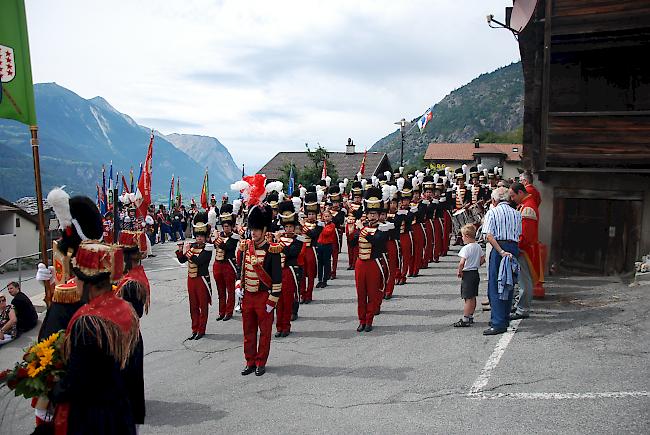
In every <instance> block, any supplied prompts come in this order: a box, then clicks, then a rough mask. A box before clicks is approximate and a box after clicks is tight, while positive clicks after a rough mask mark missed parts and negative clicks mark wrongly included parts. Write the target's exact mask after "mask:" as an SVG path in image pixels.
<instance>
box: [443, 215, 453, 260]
mask: <svg viewBox="0 0 650 435" xmlns="http://www.w3.org/2000/svg"><path fill="white" fill-rule="evenodd" d="M450 243H451V215H450V214H449V210H445V212H444V214H443V218H442V256H443V257H444V256H445V255H447V253H448V252H449V244H450Z"/></svg>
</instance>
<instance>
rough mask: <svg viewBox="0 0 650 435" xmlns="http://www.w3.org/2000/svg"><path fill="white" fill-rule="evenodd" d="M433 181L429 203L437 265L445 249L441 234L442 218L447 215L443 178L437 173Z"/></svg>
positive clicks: (434, 260)
mask: <svg viewBox="0 0 650 435" xmlns="http://www.w3.org/2000/svg"><path fill="white" fill-rule="evenodd" d="M433 178H434V180H435V184H434V191H433V198H432V200H431V203H432V205H433V208H434V212H433V262H434V263H438V262H439V261H440V257H441V256H442V255H443V252H444V249H445V238H444V234H443V227H444V218H445V215H448V214H447V210H446V201H447V197H446V195H444V193H445V184H444V182H443V176H442V175H440V173H437V174H435V175H434V176H433Z"/></svg>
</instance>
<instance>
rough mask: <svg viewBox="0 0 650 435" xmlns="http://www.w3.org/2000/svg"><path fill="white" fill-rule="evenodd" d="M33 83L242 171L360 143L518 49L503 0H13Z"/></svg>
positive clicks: (370, 141)
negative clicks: (62, 90) (207, 149)
mask: <svg viewBox="0 0 650 435" xmlns="http://www.w3.org/2000/svg"><path fill="white" fill-rule="evenodd" d="M25 3H26V8H27V19H28V26H29V37H30V45H31V55H32V70H33V75H34V82H35V83H41V82H56V83H58V84H60V85H62V86H64V87H66V88H68V89H70V90H72V91H73V92H76V93H77V94H79V95H81V96H82V97H84V98H92V97H95V96H98V95H99V96H102V97H104V98H105V99H106V100H108V102H109V103H111V104H112V105H113V106H114V107H115V108H116V109H117V110H119V111H120V112H123V113H126V114H128V115H130V116H131V117H133V118H134V119H135V120H136V121H137V122H138V123H140V124H142V125H145V126H147V127H151V128H155V129H156V130H159V131H161V132H162V133H164V134H169V133H188V134H202V135H208V136H213V137H216V138H218V139H219V140H220V141H221V142H222V143H223V144H224V145H225V146H226V147H227V148H228V149H229V151H230V152H231V154H232V155H233V158H234V159H235V162H236V163H237V164H238V165H239V164H241V163H245V164H246V167H247V171H246V172H249V169H250V171H254V170H257V169H258V168H259V167H261V166H262V165H263V164H264V163H265V162H266V161H268V160H269V159H270V158H271V157H273V156H274V155H275V154H276V153H277V152H279V151H300V150H304V146H305V145H304V144H305V143H309V144H310V146H312V147H315V146H317V144H320V145H322V146H323V147H325V148H327V149H328V150H330V151H342V150H344V149H345V144H346V143H347V138H348V137H351V138H353V139H354V143H355V145H356V146H357V150H361V151H363V149H364V148H366V147H370V146H372V144H373V143H375V142H376V141H377V140H378V139H380V138H382V137H384V136H385V135H387V134H388V133H390V132H391V131H394V130H395V129H396V126H395V125H394V124H393V123H394V122H395V121H397V120H399V119H401V118H402V117H405V118H406V119H412V118H415V117H416V116H418V115H420V114H421V113H423V112H424V111H425V110H426V109H427V107H429V106H431V105H433V104H435V103H436V102H438V101H439V100H441V99H442V98H443V97H444V96H445V95H447V94H448V93H449V92H451V91H452V90H454V89H456V88H458V87H460V86H462V85H464V84H466V83H468V82H469V81H471V80H472V79H473V78H475V77H477V76H478V75H480V74H481V73H484V72H490V71H493V70H495V69H497V68H499V67H501V66H505V65H508V64H510V63H511V62H515V61H518V60H519V51H518V47H517V43H516V41H515V40H514V38H513V36H512V34H511V33H510V32H508V31H505V30H502V29H501V30H496V29H491V28H489V27H488V25H487V23H486V19H485V17H486V15H487V14H489V13H493V14H494V15H495V18H497V19H499V18H501V19H502V18H503V15H504V7H505V6H508V5H511V4H512V3H511V1H508V0H400V1H395V0H392V1H386V0H360V1H354V0H347V1H339V0H326V1H325V0H322V1H312V0H301V1H292V0H232V1H231V0H221V1H219V0H213V1H208V0H183V1H169V0H128V1H127V0H111V1H109V2H95V1H88V0H59V1H56V2H55V1H52V0H25Z"/></svg>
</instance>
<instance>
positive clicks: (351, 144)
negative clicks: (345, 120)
mask: <svg viewBox="0 0 650 435" xmlns="http://www.w3.org/2000/svg"><path fill="white" fill-rule="evenodd" d="M345 154H354V142H352V139H350V138H348V144H347V145H346V147H345Z"/></svg>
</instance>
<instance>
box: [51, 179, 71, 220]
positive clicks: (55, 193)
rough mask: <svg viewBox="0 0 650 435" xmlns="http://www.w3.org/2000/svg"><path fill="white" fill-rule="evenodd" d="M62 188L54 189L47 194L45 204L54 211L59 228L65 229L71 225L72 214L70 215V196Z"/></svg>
mask: <svg viewBox="0 0 650 435" xmlns="http://www.w3.org/2000/svg"><path fill="white" fill-rule="evenodd" d="M63 187H65V186H62V187H55V188H54V189H52V190H51V191H50V193H48V194H47V203H48V204H50V205H51V206H52V209H54V214H55V215H56V218H57V219H58V220H59V228H60V229H65V228H67V227H69V226H70V225H72V214H71V213H70V195H68V194H67V192H66V191H65V190H63Z"/></svg>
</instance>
